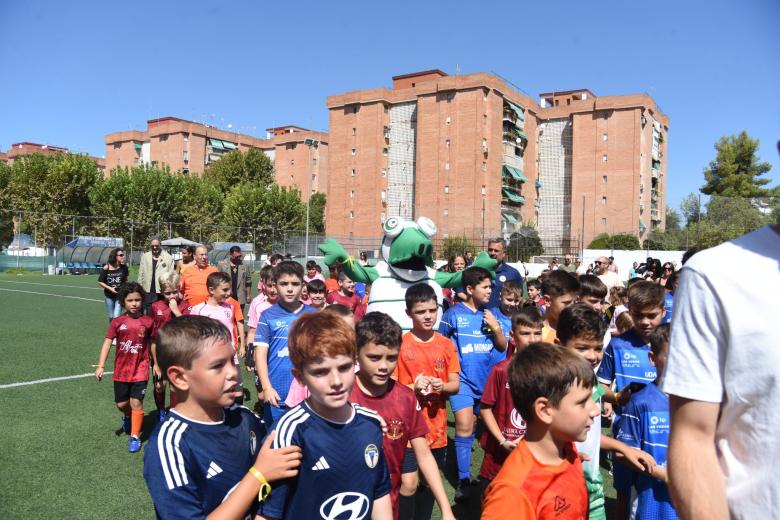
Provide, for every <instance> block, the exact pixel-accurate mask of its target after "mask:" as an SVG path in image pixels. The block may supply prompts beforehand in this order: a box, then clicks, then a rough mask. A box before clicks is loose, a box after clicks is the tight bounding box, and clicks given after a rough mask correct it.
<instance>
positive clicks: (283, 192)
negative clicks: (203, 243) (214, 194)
mask: <svg viewBox="0 0 780 520" xmlns="http://www.w3.org/2000/svg"><path fill="white" fill-rule="evenodd" d="M305 216H306V206H305V205H304V204H303V203H302V202H301V198H300V194H299V193H298V190H296V189H294V188H293V189H288V188H279V187H278V186H276V185H273V186H271V187H270V188H266V187H262V186H257V185H256V184H253V183H249V182H245V183H243V184H239V185H238V186H235V187H234V188H233V189H232V190H230V193H228V195H227V197H226V198H225V203H224V206H223V209H222V222H223V224H225V225H226V226H231V227H247V228H256V229H257V231H258V233H257V237H255V243H256V245H257V247H258V248H259V249H260V250H263V249H268V248H269V247H271V245H272V242H273V241H274V239H278V238H279V237H281V236H283V235H284V234H286V233H289V232H291V231H299V232H300V231H301V230H302V229H303V228H304V220H305Z"/></svg>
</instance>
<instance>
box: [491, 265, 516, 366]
mask: <svg viewBox="0 0 780 520" xmlns="http://www.w3.org/2000/svg"><path fill="white" fill-rule="evenodd" d="M522 299H523V288H522V287H521V286H520V285H519V284H518V283H517V282H515V281H514V280H507V281H506V282H504V284H503V285H502V286H501V294H500V295H499V300H498V302H499V304H498V306H497V307H488V310H489V311H490V312H491V313H493V316H495V317H496V320H498V324H499V325H501V330H502V332H503V333H504V337H505V338H506V339H507V342H508V345H507V349H506V350H505V351H504V352H495V354H496V357H495V359H494V360H493V363H494V364H495V363H500V362H501V361H503V360H504V359H506V356H507V354H509V353H510V351H511V350H512V345H511V342H512V338H511V337H510V334H511V333H512V313H513V312H515V311H516V310H517V309H518V308H519V307H520V302H521V301H522Z"/></svg>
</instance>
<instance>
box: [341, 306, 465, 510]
mask: <svg viewBox="0 0 780 520" xmlns="http://www.w3.org/2000/svg"><path fill="white" fill-rule="evenodd" d="M356 333H357V348H358V363H359V365H360V371H359V372H358V373H357V380H356V381H355V385H354V386H353V387H352V394H351V396H350V399H351V401H352V402H353V403H357V404H359V405H362V406H365V407H366V408H368V409H371V410H375V411H376V412H377V413H379V415H380V416H381V417H382V418H383V419H384V420H385V421H386V422H387V433H386V434H385V436H384V439H383V441H382V444H383V447H384V451H385V457H386V458H387V466H388V469H389V471H390V480H391V482H392V485H393V488H392V491H391V498H392V499H393V514H394V516H395V518H396V519H398V518H401V519H402V520H411V519H413V518H415V517H416V515H415V508H414V504H415V499H414V495H412V496H402V497H400V499H399V491H400V489H401V472H402V471H404V472H406V471H408V470H417V467H418V466H419V467H420V469H421V470H422V473H423V475H424V476H425V479H426V481H427V482H428V486H429V487H430V489H431V490H432V492H433V496H434V497H436V499H437V501H438V503H439V508H440V509H441V510H442V512H443V515H442V517H443V518H445V519H454V518H455V517H454V516H453V514H452V510H451V509H450V503H449V501H448V499H447V494H446V492H445V491H444V485H443V484H442V480H441V475H440V474H439V467H438V465H437V464H436V459H435V458H434V456H433V454H432V453H431V450H430V448H429V447H428V441H427V439H426V438H425V435H426V434H427V433H428V426H427V425H426V424H425V419H424V418H423V415H422V410H421V408H420V405H419V403H418V402H417V398H416V397H415V395H414V392H413V391H412V390H410V389H409V388H407V387H406V386H404V385H402V384H399V383H398V382H396V381H395V380H393V379H391V378H390V374H392V373H393V372H394V371H395V367H396V366H397V365H398V355H399V352H400V351H401V326H400V325H398V323H396V322H395V321H394V320H393V318H391V317H390V316H388V315H387V314H384V313H381V312H369V313H368V314H366V315H365V316H364V317H363V319H362V320H360V322H359V323H358V324H357V327H356ZM409 443H411V446H412V449H411V450H407V445H408V444H409ZM410 468H411V469H410ZM431 507H433V504H432V503H431ZM427 518H430V512H429V513H428V516H427Z"/></svg>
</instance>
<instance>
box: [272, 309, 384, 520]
mask: <svg viewBox="0 0 780 520" xmlns="http://www.w3.org/2000/svg"><path fill="white" fill-rule="evenodd" d="M356 355H357V352H356V342H355V331H354V330H352V329H350V328H349V326H348V325H347V324H346V323H344V320H342V319H341V318H339V317H338V316H335V315H333V314H329V313H316V314H306V315H305V316H301V317H300V318H299V319H298V320H297V321H296V322H295V324H294V325H293V327H292V329H291V330H290V359H291V361H292V364H293V367H294V368H293V373H294V375H295V378H296V379H297V380H298V381H299V382H300V383H302V384H304V385H305V386H306V387H307V388H308V390H309V393H310V396H309V398H308V399H306V400H305V401H303V402H302V403H301V404H299V405H298V406H295V407H294V408H292V409H291V410H290V411H288V412H287V413H286V414H285V415H284V416H283V417H282V418H281V419H280V420H279V421H278V423H277V428H276V438H275V439H274V442H273V447H274V448H284V447H287V446H300V447H301V449H302V450H303V462H302V463H301V470H300V473H299V474H298V477H297V478H291V479H286V480H284V481H283V482H281V483H280V484H279V485H278V486H276V487H275V488H274V489H273V491H271V495H270V496H269V497H268V499H267V500H265V501H264V502H263V503H262V504H261V505H260V515H259V518H262V519H271V518H273V519H281V518H291V519H299V518H300V519H307V520H308V519H315V518H325V519H332V520H335V519H337V518H349V519H359V518H360V519H369V518H370V519H372V520H391V519H392V518H393V505H392V501H391V498H390V490H391V483H390V474H389V473H388V469H387V461H386V459H385V456H384V452H383V448H382V430H381V427H380V420H379V416H378V415H377V414H376V412H374V411H372V410H368V409H366V408H363V407H362V406H360V405H357V404H355V405H353V404H352V403H350V402H349V395H350V392H351V391H352V385H353V383H354V382H355V370H354V368H355V358H356Z"/></svg>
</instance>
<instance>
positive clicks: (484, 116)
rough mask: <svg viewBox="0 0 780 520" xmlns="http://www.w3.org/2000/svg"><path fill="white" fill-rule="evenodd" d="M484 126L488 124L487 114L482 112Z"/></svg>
mask: <svg viewBox="0 0 780 520" xmlns="http://www.w3.org/2000/svg"><path fill="white" fill-rule="evenodd" d="M482 126H487V114H482Z"/></svg>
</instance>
